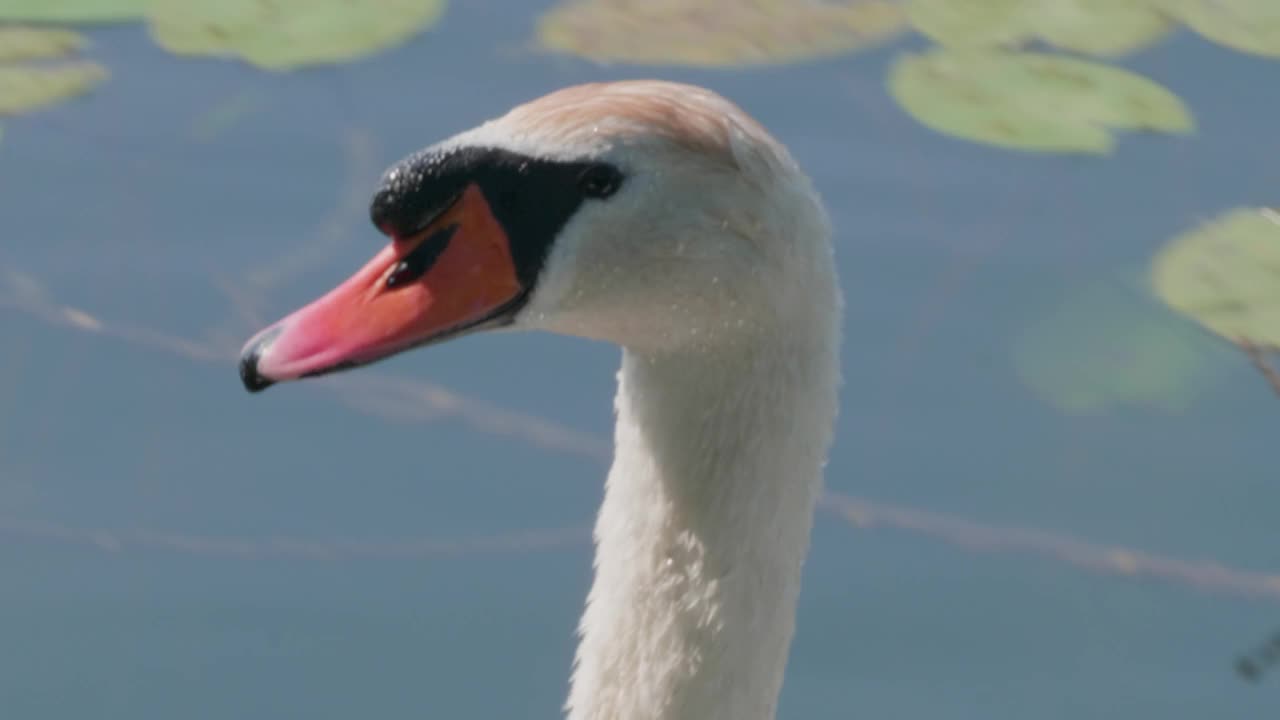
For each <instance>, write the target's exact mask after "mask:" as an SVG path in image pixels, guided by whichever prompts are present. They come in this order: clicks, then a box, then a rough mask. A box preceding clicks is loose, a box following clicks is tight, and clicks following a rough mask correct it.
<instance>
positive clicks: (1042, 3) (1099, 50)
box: [907, 0, 1174, 56]
mask: <svg viewBox="0 0 1280 720" xmlns="http://www.w3.org/2000/svg"><path fill="white" fill-rule="evenodd" d="M1156 2H1157V0H1150V2H1143V1H1142V0H909V2H908V4H907V17H908V19H909V20H910V22H911V25H912V26H913V27H915V28H916V29H917V30H919V31H920V32H922V33H924V34H925V35H928V36H929V37H931V38H933V39H934V40H935V41H937V42H938V43H940V44H942V45H946V46H948V47H960V48H977V47H1005V48H1019V47H1022V46H1024V45H1026V44H1028V43H1030V42H1031V41H1034V40H1040V41H1042V42H1045V43H1048V44H1050V45H1054V46H1056V47H1059V48H1062V49H1064V50H1071V51H1073V52H1078V53H1083V54H1086V55H1103V56H1114V55H1123V54H1125V53H1130V52H1133V51H1135V50H1138V49H1140V48H1143V47H1146V46H1147V45H1150V44H1151V43H1153V42H1155V41H1156V40H1159V39H1160V38H1161V37H1163V36H1165V35H1166V34H1168V33H1169V32H1170V31H1171V30H1172V29H1173V27H1174V23H1173V22H1172V21H1171V20H1170V19H1169V17H1168V16H1167V15H1166V14H1164V13H1163V12H1161V11H1160V9H1159V7H1157V5H1156Z"/></svg>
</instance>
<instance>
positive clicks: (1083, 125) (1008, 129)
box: [889, 48, 1195, 154]
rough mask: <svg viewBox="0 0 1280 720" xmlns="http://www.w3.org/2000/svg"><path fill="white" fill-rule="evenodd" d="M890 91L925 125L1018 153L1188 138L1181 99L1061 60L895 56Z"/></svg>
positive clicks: (959, 53)
mask: <svg viewBox="0 0 1280 720" xmlns="http://www.w3.org/2000/svg"><path fill="white" fill-rule="evenodd" d="M889 90H890V92H891V93H892V94H893V97H894V99H896V100H897V101H898V104H900V105H901V106H902V107H903V109H905V110H906V111H907V112H908V113H910V114H911V116H912V117H914V118H915V119H916V120H918V121H919V122H921V123H922V124H924V125H925V126H927V127H929V128H932V129H934V130H936V131H938V132H941V133H945V134H948V135H953V136H955V137H959V138H963V139H966V140H972V141H974V142H979V143H985V144H989V145H997V146H1000V147H1006V148H1011V149H1016V150H1028V151H1041V152H1064V153H1093V154H1106V153H1109V152H1110V151H1111V148H1112V146H1113V144H1114V140H1113V138H1112V131H1113V130H1147V131H1154V132H1163V133H1178V134H1184V133H1190V132H1191V131H1192V130H1193V129H1194V126H1195V123H1194V120H1193V119H1192V117H1191V114H1190V112H1189V111H1188V110H1187V108H1186V106H1185V105H1183V103H1182V101H1181V100H1180V99H1179V98H1178V96H1177V95H1174V94H1173V93H1172V92H1170V91H1168V90H1167V89H1165V88H1164V87H1163V86H1161V85H1159V84H1158V83H1156V82H1154V81H1152V80H1148V79H1147V78H1144V77H1142V76H1141V75H1136V74H1134V73H1131V72H1129V71H1127V70H1121V69H1119V68H1114V67H1110V66H1107V65H1100V64H1098V63H1093V62H1089V61H1086V60H1077V59H1073V58H1068V57H1062V56H1057V55H1047V54H1041V53H1029V52H1006V51H1001V50H948V49H941V48H940V49H935V50H933V51H930V52H927V53H924V54H906V55H903V56H901V57H899V58H898V60H897V61H896V62H895V63H894V66H893V68H892V70H891V71H890V75H889Z"/></svg>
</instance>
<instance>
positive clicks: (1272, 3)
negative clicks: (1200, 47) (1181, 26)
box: [1163, 0, 1280, 57]
mask: <svg viewBox="0 0 1280 720" xmlns="http://www.w3.org/2000/svg"><path fill="white" fill-rule="evenodd" d="M1163 2H1164V3H1165V5H1166V8H1167V10H1168V12H1170V13H1171V14H1173V15H1174V16H1175V17H1177V18H1178V19H1179V20H1181V21H1182V22H1184V23H1186V25H1187V27H1189V28H1191V29H1192V30H1194V31H1196V32H1197V33H1199V34H1201V35H1203V36H1204V37H1206V38H1208V39H1209V40H1212V41H1213V42H1216V43H1218V44H1220V45H1226V46H1227V47H1230V48H1234V49H1236V50H1240V51H1241V52H1246V53H1251V54H1254V55H1264V56H1267V57H1280V2H1276V0H1163Z"/></svg>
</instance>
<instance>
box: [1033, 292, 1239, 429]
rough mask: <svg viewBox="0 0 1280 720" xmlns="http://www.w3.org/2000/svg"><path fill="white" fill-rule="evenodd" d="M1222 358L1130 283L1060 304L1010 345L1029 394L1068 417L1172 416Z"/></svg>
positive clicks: (1214, 373) (1218, 369) (1212, 375)
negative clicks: (1115, 412) (1150, 412)
mask: <svg viewBox="0 0 1280 720" xmlns="http://www.w3.org/2000/svg"><path fill="white" fill-rule="evenodd" d="M1227 357H1229V354H1228V353H1226V352H1225V351H1223V349H1222V348H1220V347H1216V346H1215V345H1214V343H1213V341H1212V339H1211V338H1209V336H1207V335H1204V334H1203V333H1201V332H1200V331H1199V329H1198V328H1196V326H1195V325H1193V324H1191V323H1188V322H1185V321H1183V320H1181V319H1180V318H1178V317H1177V316H1176V315H1173V314H1171V313H1169V312H1168V311H1167V310H1166V309H1165V308H1163V307H1162V306H1161V305H1160V304H1159V303H1158V302H1156V301H1155V300H1153V299H1152V298H1151V297H1150V296H1149V294H1148V293H1147V292H1145V291H1144V289H1143V288H1142V287H1140V286H1139V285H1138V283H1136V282H1132V281H1123V280H1122V281H1109V282H1098V283H1095V284H1093V285H1090V286H1086V287H1085V288H1083V289H1081V290H1080V291H1078V293H1077V294H1075V295H1072V296H1069V297H1067V298H1066V299H1065V300H1064V301H1063V302H1062V303H1061V304H1060V305H1058V306H1057V307H1056V308H1054V309H1053V310H1052V311H1050V313H1049V314H1048V315H1047V316H1046V317H1044V318H1043V319H1041V320H1040V321H1038V322H1036V323H1035V324H1034V325H1032V326H1031V327H1030V328H1028V329H1027V330H1026V331H1025V332H1024V333H1023V334H1022V335H1021V336H1020V337H1019V338H1018V339H1017V340H1016V342H1015V345H1014V357H1013V359H1014V366H1015V368H1016V370H1017V373H1018V376H1019V377H1020V378H1021V379H1022V381H1023V382H1024V383H1025V384H1026V385H1027V387H1028V388H1029V389H1031V391H1032V392H1033V393H1035V394H1036V396H1038V397H1039V398H1040V399H1041V400H1043V401H1044V402H1047V403H1048V404H1050V405H1052V406H1053V407H1055V408H1057V409H1058V410H1060V411H1062V412H1065V413H1068V414H1092V413H1099V412H1104V411H1107V410H1110V409H1114V408H1117V407H1123V406H1129V407H1144V408H1149V409H1155V410H1161V411H1165V412H1178V411H1182V410H1184V409H1186V408H1187V407H1189V406H1190V404H1191V402H1192V401H1193V400H1194V399H1195V397H1196V396H1197V395H1198V394H1200V393H1201V392H1203V391H1204V390H1205V389H1207V388H1208V387H1209V385H1211V384H1212V382H1213V381H1215V380H1216V379H1217V378H1218V377H1219V376H1220V375H1221V374H1222V370H1223V369H1224V368H1225V367H1227V365H1226V363H1225V362H1223V361H1224V360H1225V359H1226V358H1227Z"/></svg>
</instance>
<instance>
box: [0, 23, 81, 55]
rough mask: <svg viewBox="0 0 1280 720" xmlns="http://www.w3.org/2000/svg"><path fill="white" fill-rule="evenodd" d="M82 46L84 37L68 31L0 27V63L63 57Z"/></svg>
mask: <svg viewBox="0 0 1280 720" xmlns="http://www.w3.org/2000/svg"><path fill="white" fill-rule="evenodd" d="M84 45H85V42H84V37H83V36H82V35H80V34H79V33H75V32H72V31H70V30H50V29H44V28H29V27H3V26H0V62H12V61H14V60H48V59H51V58H59V57H65V56H67V55H70V54H72V53H74V52H77V51H79V50H80V49H81V48H83V47H84Z"/></svg>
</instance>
